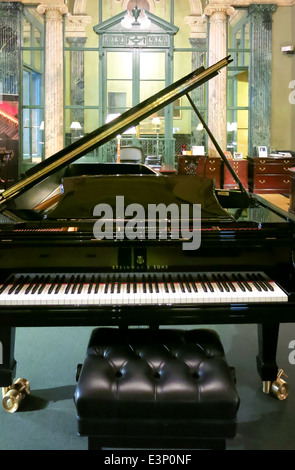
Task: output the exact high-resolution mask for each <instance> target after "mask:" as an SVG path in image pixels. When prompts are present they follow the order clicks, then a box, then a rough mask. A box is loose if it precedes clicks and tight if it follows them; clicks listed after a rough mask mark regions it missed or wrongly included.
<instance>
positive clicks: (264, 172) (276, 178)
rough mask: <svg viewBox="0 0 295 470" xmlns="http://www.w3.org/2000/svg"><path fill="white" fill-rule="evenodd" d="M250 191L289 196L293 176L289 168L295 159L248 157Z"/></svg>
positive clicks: (294, 162)
mask: <svg viewBox="0 0 295 470" xmlns="http://www.w3.org/2000/svg"><path fill="white" fill-rule="evenodd" d="M248 162H249V189H250V191H251V192H253V193H260V194H263V193H278V194H289V193H290V191H291V176H290V171H289V168H291V167H292V166H294V165H295V158H294V157H285V156H282V157H266V158H265V157H264V158H261V157H248Z"/></svg>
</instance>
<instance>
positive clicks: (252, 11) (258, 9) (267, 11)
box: [248, 3, 277, 19]
mask: <svg viewBox="0 0 295 470" xmlns="http://www.w3.org/2000/svg"><path fill="white" fill-rule="evenodd" d="M276 9H277V5H276V4H275V3H252V4H251V5H249V7H248V11H249V15H251V16H256V17H258V18H260V19H261V18H262V19H269V17H270V16H271V15H272V14H273V13H274V12H275V11H276Z"/></svg>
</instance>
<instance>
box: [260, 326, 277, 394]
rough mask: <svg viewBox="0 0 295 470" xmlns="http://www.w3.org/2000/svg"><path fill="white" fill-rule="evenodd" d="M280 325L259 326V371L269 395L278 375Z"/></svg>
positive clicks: (264, 388) (265, 390) (265, 391)
mask: <svg viewBox="0 0 295 470" xmlns="http://www.w3.org/2000/svg"><path fill="white" fill-rule="evenodd" d="M279 327H280V324H279V323H273V324H264V323H262V324H259V325H258V355H257V358H256V360H257V370H258V373H259V375H260V377H261V380H262V382H263V391H264V393H269V392H270V389H271V384H272V382H273V381H275V380H276V378H277V375H278V366H277V363H276V354H277V344H278V336H279Z"/></svg>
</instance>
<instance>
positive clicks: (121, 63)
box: [107, 52, 132, 80]
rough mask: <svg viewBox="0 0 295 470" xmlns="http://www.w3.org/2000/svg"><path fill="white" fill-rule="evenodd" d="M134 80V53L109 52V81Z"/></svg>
mask: <svg viewBox="0 0 295 470" xmlns="http://www.w3.org/2000/svg"><path fill="white" fill-rule="evenodd" d="M118 76H120V78H121V79H122V80H126V79H129V80H131V79H132V52H108V54H107V77H108V78H109V79H117V78H118Z"/></svg>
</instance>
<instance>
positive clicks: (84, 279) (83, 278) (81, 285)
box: [78, 274, 86, 294]
mask: <svg viewBox="0 0 295 470" xmlns="http://www.w3.org/2000/svg"><path fill="white" fill-rule="evenodd" d="M85 281H86V276H85V274H84V276H82V279H81V282H80V285H79V288H78V294H81V293H82V290H83V287H84V284H85Z"/></svg>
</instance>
